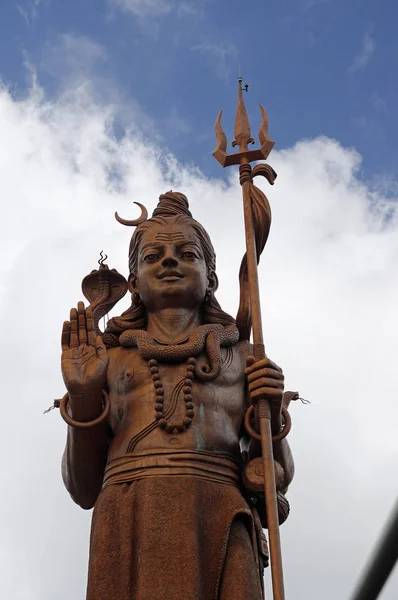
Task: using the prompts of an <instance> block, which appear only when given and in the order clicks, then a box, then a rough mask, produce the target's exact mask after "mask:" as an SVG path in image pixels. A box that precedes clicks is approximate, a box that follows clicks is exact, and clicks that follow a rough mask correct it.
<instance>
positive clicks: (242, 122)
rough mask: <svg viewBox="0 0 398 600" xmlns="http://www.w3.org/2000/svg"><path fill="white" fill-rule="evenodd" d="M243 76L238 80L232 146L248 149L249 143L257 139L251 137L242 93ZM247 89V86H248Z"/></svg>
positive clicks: (243, 149) (241, 149) (242, 149)
mask: <svg viewBox="0 0 398 600" xmlns="http://www.w3.org/2000/svg"><path fill="white" fill-rule="evenodd" d="M242 91H243V88H242V77H239V80H238V106H237V107H236V117H235V129H234V135H235V139H234V141H233V142H232V147H233V148H234V147H235V146H239V150H240V151H241V152H242V151H247V149H248V148H247V147H248V144H254V143H255V141H254V140H253V138H252V137H251V132H250V123H249V117H248V116H247V111H246V106H245V102H244V100H243V94H242ZM246 91H247V88H246Z"/></svg>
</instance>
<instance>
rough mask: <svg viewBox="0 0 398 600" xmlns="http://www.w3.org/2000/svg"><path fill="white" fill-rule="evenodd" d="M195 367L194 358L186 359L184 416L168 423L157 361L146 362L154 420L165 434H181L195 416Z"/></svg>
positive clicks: (153, 359) (152, 359)
mask: <svg viewBox="0 0 398 600" xmlns="http://www.w3.org/2000/svg"><path fill="white" fill-rule="evenodd" d="M195 365H196V358H188V361H187V372H186V375H185V380H184V387H183V388H182V393H183V395H184V402H185V416H184V418H183V419H181V420H180V421H168V420H167V419H166V418H165V414H164V388H163V383H162V380H161V378H160V374H159V366H158V361H157V360H156V359H155V358H151V359H150V360H149V361H148V367H149V371H150V373H151V375H152V381H153V387H154V389H155V419H156V420H157V422H158V426H159V427H160V428H161V429H164V430H165V431H167V433H173V432H174V431H178V432H180V433H182V432H183V431H185V429H186V428H187V427H189V426H190V424H191V423H192V419H193V417H194V415H195V412H194V404H193V396H192V381H193V379H194V377H195Z"/></svg>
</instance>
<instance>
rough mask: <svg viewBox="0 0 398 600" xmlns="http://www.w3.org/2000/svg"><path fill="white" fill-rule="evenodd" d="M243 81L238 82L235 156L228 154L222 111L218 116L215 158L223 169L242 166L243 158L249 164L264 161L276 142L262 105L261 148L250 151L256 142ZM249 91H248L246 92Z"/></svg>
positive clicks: (234, 142)
mask: <svg viewBox="0 0 398 600" xmlns="http://www.w3.org/2000/svg"><path fill="white" fill-rule="evenodd" d="M242 91H243V89H242V81H241V78H239V81H238V106H237V109H236V118H235V128H234V134H235V140H234V141H233V142H232V146H233V147H235V146H239V152H235V153H233V154H228V153H227V136H226V135H225V132H224V130H223V127H222V124H221V116H222V111H220V113H219V114H218V116H217V119H216V124H215V131H216V148H215V150H214V152H213V156H214V158H215V159H216V160H218V162H219V163H220V164H221V165H222V166H223V167H230V166H231V165H239V164H241V161H242V158H244V159H246V161H247V162H249V163H250V162H253V161H257V160H264V159H266V158H268V156H269V154H270V152H271V150H272V148H273V147H274V145H275V142H274V141H273V140H271V138H270V137H269V135H268V115H267V111H266V110H265V108H264V107H263V106H262V105H261V104H260V105H259V106H260V111H261V124H260V129H259V132H258V138H259V141H260V144H261V146H260V148H258V149H257V150H249V149H248V145H249V144H254V143H255V141H254V139H253V138H252V137H251V132H250V123H249V118H248V116H247V111H246V107H245V103H244V101H243V94H242ZM246 91H247V90H246Z"/></svg>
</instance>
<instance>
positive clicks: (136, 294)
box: [131, 292, 141, 306]
mask: <svg viewBox="0 0 398 600" xmlns="http://www.w3.org/2000/svg"><path fill="white" fill-rule="evenodd" d="M131 297H132V299H133V304H135V306H139V305H140V304H141V296H140V294H139V292H133V293H132V294H131Z"/></svg>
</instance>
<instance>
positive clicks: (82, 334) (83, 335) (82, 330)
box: [77, 302, 87, 344]
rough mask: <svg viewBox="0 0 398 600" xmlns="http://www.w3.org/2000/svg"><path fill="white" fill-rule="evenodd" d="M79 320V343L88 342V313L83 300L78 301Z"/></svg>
mask: <svg viewBox="0 0 398 600" xmlns="http://www.w3.org/2000/svg"><path fill="white" fill-rule="evenodd" d="M77 322H78V325H79V327H78V334H79V344H87V329H86V314H85V310H84V303H83V302H78V303H77Z"/></svg>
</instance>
